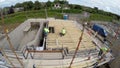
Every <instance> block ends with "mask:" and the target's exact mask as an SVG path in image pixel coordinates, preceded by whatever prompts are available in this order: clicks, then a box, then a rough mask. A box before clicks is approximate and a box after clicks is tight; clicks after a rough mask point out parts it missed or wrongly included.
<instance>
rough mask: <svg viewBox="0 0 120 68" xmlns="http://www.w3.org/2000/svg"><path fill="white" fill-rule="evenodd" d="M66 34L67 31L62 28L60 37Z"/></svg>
mask: <svg viewBox="0 0 120 68" xmlns="http://www.w3.org/2000/svg"><path fill="white" fill-rule="evenodd" d="M65 34H66V30H65V29H64V28H62V30H61V33H60V35H61V36H64V35H65Z"/></svg>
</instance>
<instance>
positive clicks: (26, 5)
mask: <svg viewBox="0 0 120 68" xmlns="http://www.w3.org/2000/svg"><path fill="white" fill-rule="evenodd" d="M22 5H23V7H24V9H25V10H32V9H33V2H32V1H27V2H23V4H22Z"/></svg>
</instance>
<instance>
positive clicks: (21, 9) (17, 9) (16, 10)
mask: <svg viewBox="0 0 120 68" xmlns="http://www.w3.org/2000/svg"><path fill="white" fill-rule="evenodd" d="M20 11H24V8H23V7H17V8H14V12H20Z"/></svg>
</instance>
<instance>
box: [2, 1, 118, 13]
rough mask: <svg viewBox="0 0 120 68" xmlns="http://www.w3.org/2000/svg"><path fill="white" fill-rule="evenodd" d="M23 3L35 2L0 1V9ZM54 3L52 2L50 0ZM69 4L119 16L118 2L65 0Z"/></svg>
mask: <svg viewBox="0 0 120 68" xmlns="http://www.w3.org/2000/svg"><path fill="white" fill-rule="evenodd" d="M25 1H32V2H34V1H36V0H0V8H4V7H10V6H12V5H15V4H16V3H22V2H25ZM38 1H39V2H47V1H48V0H38ZM50 1H52V2H53V1H54V0H50ZM67 1H68V2H69V3H70V4H78V5H82V6H86V7H91V8H94V7H98V9H99V10H104V11H107V12H111V13H113V14H117V15H120V6H119V4H120V0H112V1H109V0H106V1H105V0H79V1H78V0H67Z"/></svg>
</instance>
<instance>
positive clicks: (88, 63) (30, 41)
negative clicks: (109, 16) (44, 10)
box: [0, 18, 114, 68]
mask: <svg viewBox="0 0 120 68" xmlns="http://www.w3.org/2000/svg"><path fill="white" fill-rule="evenodd" d="M45 27H47V28H49V33H48V35H47V37H45V36H44V28H45ZM62 28H64V29H65V30H66V34H65V35H64V36H60V32H61V30H62ZM96 34H97V33H95V32H94V31H92V30H90V29H89V30H88V29H87V27H86V26H85V25H81V24H78V23H77V22H76V21H72V20H62V19H54V18H49V19H28V20H27V21H25V22H24V23H22V24H21V25H19V26H18V27H17V28H16V29H15V30H13V31H12V32H10V33H7V32H6V33H5V34H1V37H0V48H1V49H0V51H1V52H0V53H1V61H0V67H2V68H11V67H13V68H95V67H98V66H101V65H103V64H105V63H108V62H110V61H111V60H112V59H114V57H113V56H112V54H111V52H110V49H109V47H107V46H106V44H104V43H103V42H101V41H100V40H99V39H97V38H96V36H95V35H96ZM102 48H107V50H106V51H102V53H101V49H102Z"/></svg>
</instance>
